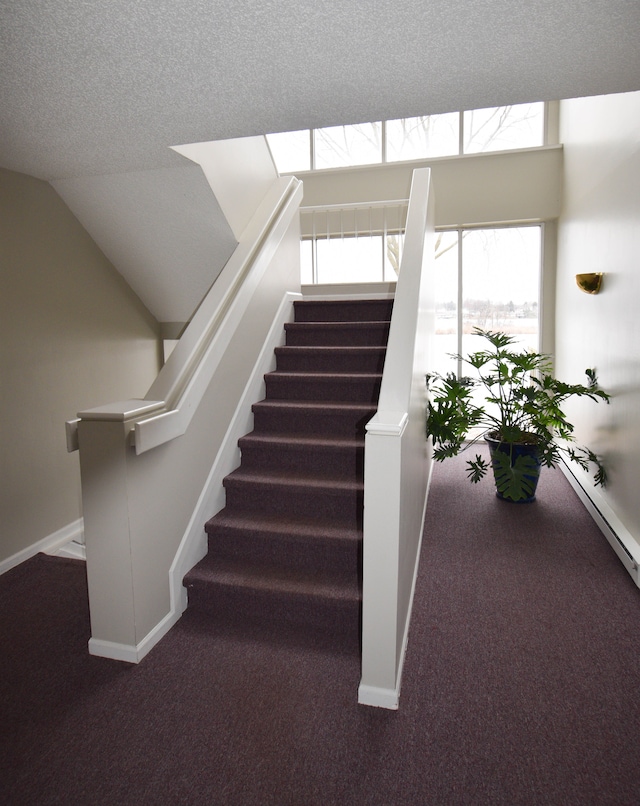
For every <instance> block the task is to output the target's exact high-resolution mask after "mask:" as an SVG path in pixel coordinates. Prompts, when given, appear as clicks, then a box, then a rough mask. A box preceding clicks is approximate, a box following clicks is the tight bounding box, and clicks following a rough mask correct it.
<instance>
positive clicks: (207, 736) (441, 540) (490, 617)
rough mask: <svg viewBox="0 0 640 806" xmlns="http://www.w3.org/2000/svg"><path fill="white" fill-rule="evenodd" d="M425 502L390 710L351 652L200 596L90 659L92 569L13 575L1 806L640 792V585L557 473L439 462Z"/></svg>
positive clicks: (331, 805) (50, 562) (42, 563)
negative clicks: (129, 652)
mask: <svg viewBox="0 0 640 806" xmlns="http://www.w3.org/2000/svg"><path fill="white" fill-rule="evenodd" d="M429 501H430V505H429V512H428V517H427V522H426V529H425V537H424V541H423V547H422V556H421V563H420V571H419V577H418V581H417V588H416V597H415V602H414V609H413V617H412V622H411V632H410V637H409V647H408V652H407V657H406V663H405V671H404V682H403V688H402V694H401V701H400V710H399V711H397V712H393V711H384V710H379V709H373V708H366V707H363V706H358V705H357V704H356V697H357V686H358V682H359V676H360V670H359V662H358V659H357V657H356V656H354V655H353V654H350V653H346V652H345V653H339V652H335V651H334V649H333V647H331V648H330V651H329V649H327V648H325V647H324V646H323V645H322V644H321V643H320V644H314V643H313V641H311V640H310V641H309V642H308V645H307V646H304V645H302V644H301V643H300V642H298V641H293V640H289V639H288V638H287V637H286V633H278V632H276V631H274V634H273V635H272V636H269V637H268V638H267V637H265V636H264V635H263V634H262V633H259V632H257V633H256V634H253V635H252V634H245V635H244V636H240V635H239V634H238V633H237V632H236V631H234V630H233V629H230V630H228V631H226V632H225V631H224V630H215V631H212V630H211V629H210V626H209V622H208V618H209V617H208V614H206V613H205V612H200V611H199V610H198V609H197V608H193V609H188V610H187V612H186V613H185V615H184V616H183V618H182V620H181V621H180V622H179V623H178V624H177V625H176V627H174V629H173V630H172V631H171V632H170V633H169V634H168V635H167V637H166V638H165V639H164V640H163V641H162V642H161V643H160V644H159V645H158V646H157V647H155V648H154V649H153V650H152V651H151V652H150V654H149V655H148V656H147V657H146V658H145V659H144V660H143V661H142V663H141V664H139V665H138V666H128V665H126V664H124V663H119V662H116V661H109V660H104V659H101V658H94V657H90V656H89V655H88V654H87V651H86V642H87V640H88V638H89V618H88V612H87V603H86V581H85V571H84V567H83V565H82V564H81V563H79V562H76V561H71V560H61V559H56V558H50V557H45V556H42V555H38V556H37V557H34V558H33V559H31V560H29V561H28V562H26V563H24V564H23V565H22V566H20V567H18V568H16V569H14V570H12V571H10V572H8V573H7V574H5V575H3V576H2V577H0V607H1V612H2V621H1V625H0V731H1V738H0V802H2V803H7V804H12V806H13V804H16V806H23V804H34V805H35V804H37V805H38V806H48V805H49V804H65V806H70V805H75V804H91V806H94V805H95V806H107V805H108V806H113V804H127V806H129V804H130V805H131V806H134V804H135V805H136V806H139V805H142V804H144V805H145V806H147V804H148V806H152V805H153V806H157V804H190V805H192V804H198V805H199V804H229V805H231V804H233V805H234V806H236V805H237V806H247V805H248V804H251V805H253V804H256V805H257V804H274V805H276V804H277V806H286V805H289V804H290V805H291V806H294V805H295V806H298V804H299V805H300V806H302V805H303V804H304V805H305V806H307V805H309V804H310V805H312V806H343V805H344V804H353V805H354V806H378V805H379V806H406V804H429V806H431V805H432V804H433V805H434V806H440V805H441V804H446V805H447V806H449V804H470V805H471V804H473V805H476V804H505V806H517V805H519V804H522V805H523V806H524V805H525V804H526V806H529V805H531V806H538V805H539V804H545V805H546V804H549V805H551V806H555V805H556V804H563V806H564V805H565V804H566V806H573V805H575V806H585V805H586V804H612V805H613V804H615V805H616V806H623V805H626V804H629V806H631V804H634V805H635V804H637V803H638V800H639V798H638V792H639V791H640V768H639V766H638V760H639V750H638V738H639V726H640V701H639V698H638V691H639V690H640V653H639V652H638V647H639V646H640V592H639V591H638V589H637V588H636V587H635V585H634V584H633V581H632V580H631V578H630V577H629V576H628V574H627V573H626V571H625V570H624V569H623V567H622V566H621V564H620V563H619V561H618V559H617V558H616V557H615V554H614V553H613V551H612V550H611V548H610V547H609V545H608V544H607V542H606V541H605V539H604V538H603V537H602V535H601V534H600V532H599V531H598V529H597V528H596V527H595V526H594V524H593V523H592V521H591V519H590V518H589V516H588V515H587V513H586V512H585V510H584V509H583V507H582V506H581V504H580V503H579V501H578V499H577V498H576V496H575V494H574V493H573V491H572V490H571V488H570V487H569V485H568V484H567V482H566V480H565V479H564V477H563V476H562V474H561V473H560V472H559V471H551V470H547V469H545V470H543V473H542V478H541V481H540V486H539V490H538V500H537V501H536V502H535V503H533V504H528V505H523V506H517V505H512V504H508V503H505V502H502V501H498V500H497V499H496V498H495V496H494V495H493V491H492V489H491V482H490V481H489V480H487V481H486V483H484V482H483V483H481V484H480V485H478V486H475V487H474V486H472V485H470V484H469V483H468V482H467V481H466V479H465V475H464V469H463V461H462V460H459V459H456V460H447V461H446V462H445V463H444V464H443V465H437V466H436V467H435V471H434V478H433V483H432V487H431V493H430V499H429Z"/></svg>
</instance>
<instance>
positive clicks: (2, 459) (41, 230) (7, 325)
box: [0, 170, 160, 568]
mask: <svg viewBox="0 0 640 806" xmlns="http://www.w3.org/2000/svg"><path fill="white" fill-rule="evenodd" d="M159 360H160V345H159V326H158V323H157V322H156V320H155V319H154V318H153V317H152V316H151V314H150V313H149V311H148V310H147V309H146V308H145V307H144V305H143V304H142V303H141V301H140V300H139V299H138V298H137V297H136V296H135V295H134V293H133V292H132V291H131V289H130V288H129V287H128V286H127V284H126V283H125V282H124V280H123V279H122V277H121V276H120V275H119V274H118V273H117V272H116V270H115V269H114V267H113V266H112V265H111V264H110V263H109V261H108V260H107V258H106V257H105V256H104V254H102V252H101V251H100V250H99V249H98V247H97V246H96V244H95V243H94V242H93V241H92V239H91V238H90V237H89V235H88V233H87V232H86V231H85V230H84V229H83V228H82V226H81V225H80V223H79V222H78V220H77V219H76V218H74V216H73V215H72V213H71V212H70V210H69V209H68V207H67V206H66V205H65V204H64V202H63V201H62V200H61V199H60V197H59V196H58V195H57V194H56V193H55V191H54V190H53V188H52V187H51V186H50V185H48V184H47V183H46V182H42V181H40V180H38V179H34V178H32V177H30V176H26V175H24V174H19V173H14V172H11V171H4V170H0V379H1V381H0V390H1V392H0V478H1V479H2V484H1V486H0V511H1V512H2V530H1V532H0V568H7V567H9V566H10V565H11V564H13V560H14V559H15V560H16V561H20V559H26V556H24V554H22V552H25V551H26V552H28V550H29V548H30V547H31V546H32V545H33V544H34V543H36V542H37V541H40V540H44V539H46V538H48V537H49V536H50V535H52V534H53V533H55V532H57V531H58V530H61V529H64V528H66V527H67V526H68V525H69V524H71V523H73V522H75V521H77V520H78V519H79V518H80V515H81V514H82V513H81V511H80V474H79V466H78V455H77V454H68V453H67V449H66V443H65V428H64V423H65V420H68V419H71V418H73V417H75V415H76V413H77V412H78V411H79V410H80V409H82V408H89V407H92V406H96V405H98V404H99V403H104V402H105V401H107V400H113V399H116V400H117V399H118V398H121V397H124V398H127V397H134V396H136V395H143V394H144V393H145V391H146V390H147V388H148V386H149V384H150V383H151V381H152V380H153V378H154V377H155V376H156V374H157V372H158V368H159ZM3 561H6V562H5V563H4V565H3Z"/></svg>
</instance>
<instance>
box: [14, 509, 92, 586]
mask: <svg viewBox="0 0 640 806" xmlns="http://www.w3.org/2000/svg"><path fill="white" fill-rule="evenodd" d="M83 541H84V521H83V519H82V518H78V520H76V521H73V522H72V523H69V524H67V525H66V526H63V527H62V528H61V529H58V530H57V531H55V532H53V533H52V534H50V535H48V536H47V537H43V538H42V540H38V541H37V542H36V543H32V544H31V545H30V546H27V547H26V548H24V549H22V550H21V551H18V552H16V553H15V554H13V555H12V556H11V557H7V559H6V560H2V562H0V575H1V574H4V573H6V572H7V571H10V570H11V569H12V568H15V567H16V566H17V565H20V563H23V562H25V561H26V560H29V559H31V557H35V555H36V554H40V553H41V552H42V553H44V554H60V556H66V557H70V556H72V557H75V558H76V559H82V557H81V556H80V555H79V554H75V553H74V554H68V553H65V551H64V547H65V546H66V545H67V544H70V543H72V542H75V543H76V544H77V545H78V546H79V547H80V546H81V547H82V548H84V546H82V543H83Z"/></svg>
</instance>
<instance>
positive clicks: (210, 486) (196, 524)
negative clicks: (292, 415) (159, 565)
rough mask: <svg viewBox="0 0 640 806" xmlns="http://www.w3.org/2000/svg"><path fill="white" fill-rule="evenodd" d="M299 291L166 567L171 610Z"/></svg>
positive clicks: (198, 554)
mask: <svg viewBox="0 0 640 806" xmlns="http://www.w3.org/2000/svg"><path fill="white" fill-rule="evenodd" d="M299 299H302V294H299V293H295V292H291V291H290V292H287V293H286V294H285V295H284V297H283V299H282V302H281V303H280V307H279V308H278V311H277V313H276V315H275V317H274V319H273V323H272V325H271V328H270V329H269V333H268V335H267V338H266V339H265V343H264V345H263V347H262V350H261V351H260V354H259V356H258V358H257V360H256V363H255V365H254V367H253V370H252V372H251V375H250V377H249V380H248V381H247V384H246V386H245V388H244V391H243V393H242V396H241V398H240V400H239V402H238V406H237V408H236V412H235V414H234V416H233V419H232V421H231V422H230V424H229V428H228V429H227V432H226V435H225V437H224V439H223V441H222V444H221V445H220V449H219V450H218V453H217V454H216V457H215V459H214V462H213V464H212V466H211V470H210V472H209V475H208V477H207V480H206V482H205V485H204V487H203V488H202V491H201V493H200V495H199V497H198V501H197V504H196V506H195V509H194V511H193V513H192V515H191V518H190V520H189V524H188V526H187V528H186V530H185V533H184V536H183V537H182V540H181V541H180V546H179V548H178V551H177V553H176V556H175V559H174V561H173V563H172V565H171V568H170V570H169V585H170V595H171V610H172V611H173V612H179V613H183V612H184V610H185V609H186V607H187V590H186V588H185V586H184V584H183V580H184V577H185V575H186V574H187V573H188V572H189V571H191V569H192V568H193V567H194V566H195V565H197V563H199V562H200V560H202V559H203V557H205V556H206V554H207V550H208V547H207V535H206V532H205V530H204V526H203V524H204V523H205V522H206V521H207V520H208V519H209V518H211V517H212V516H213V515H215V514H216V513H218V512H219V511H220V510H221V509H223V507H224V506H225V490H224V487H223V484H222V482H223V479H224V478H225V476H227V475H229V474H230V473H231V472H232V471H233V470H235V469H236V468H237V467H238V466H239V465H240V448H239V447H238V440H239V439H240V438H241V437H242V436H244V435H245V434H247V433H249V432H250V431H251V430H252V429H253V412H252V411H251V406H252V405H253V404H254V403H255V401H256V400H261V399H262V398H263V397H264V395H265V380H264V376H265V374H267V373H268V372H271V371H273V370H274V369H275V366H276V357H275V349H276V347H281V346H282V345H284V343H285V339H286V333H285V327H284V326H285V323H287V322H292V321H293V318H294V305H293V303H294V301H296V300H299Z"/></svg>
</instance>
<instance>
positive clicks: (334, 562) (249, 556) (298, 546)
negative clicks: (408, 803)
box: [207, 522, 362, 580]
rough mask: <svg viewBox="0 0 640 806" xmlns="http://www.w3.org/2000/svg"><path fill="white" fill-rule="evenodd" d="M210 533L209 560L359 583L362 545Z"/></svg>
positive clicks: (218, 531) (213, 528) (234, 532)
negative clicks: (273, 567)
mask: <svg viewBox="0 0 640 806" xmlns="http://www.w3.org/2000/svg"><path fill="white" fill-rule="evenodd" d="M207 531H208V533H209V556H210V557H211V562H212V563H215V562H216V560H222V561H223V562H224V561H227V560H230V561H234V562H243V563H246V564H247V566H249V565H252V564H255V563H258V564H262V563H265V564H269V565H278V566H279V567H280V568H283V569H285V570H297V571H300V572H302V573H307V574H314V573H316V574H317V573H321V574H324V573H328V574H340V575H344V576H348V575H350V576H351V579H352V580H353V579H358V576H359V573H360V571H359V569H360V555H361V546H362V544H361V541H357V540H355V539H354V540H331V539H327V540H321V539H313V540H310V539H308V538H307V537H305V536H304V535H301V536H300V537H299V538H298V539H296V538H294V537H284V536H280V535H274V534H269V533H265V532H261V531H260V528H259V522H256V530H255V531H252V530H247V529H245V530H240V529H235V528H228V527H225V526H216V525H215V524H213V525H212V526H211V527H209V528H208V529H207Z"/></svg>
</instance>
